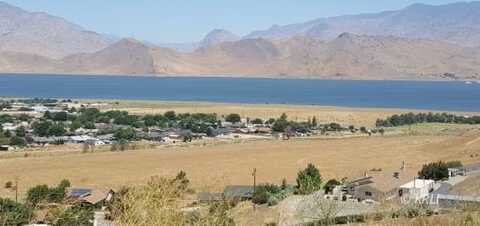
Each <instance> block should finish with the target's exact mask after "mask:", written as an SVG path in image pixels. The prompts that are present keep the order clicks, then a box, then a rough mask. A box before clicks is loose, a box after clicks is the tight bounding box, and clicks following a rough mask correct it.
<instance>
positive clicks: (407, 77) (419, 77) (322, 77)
mask: <svg viewBox="0 0 480 226" xmlns="http://www.w3.org/2000/svg"><path fill="white" fill-rule="evenodd" d="M2 75H56V76H62V75H67V76H112V77H115V76H117V77H155V78H250V79H303V80H309V79H311V80H360V81H438V82H448V81H464V82H467V81H477V80H475V79H463V78H459V79H452V78H445V77H441V76H436V75H414V74H411V75H400V76H399V75H396V76H394V77H388V76H375V75H364V76H352V75H283V74H271V75H268V74H244V75H240V74H233V73H232V74H108V73H94V72H92V73H90V72H89V73H72V72H62V73H59V72H0V76H2Z"/></svg>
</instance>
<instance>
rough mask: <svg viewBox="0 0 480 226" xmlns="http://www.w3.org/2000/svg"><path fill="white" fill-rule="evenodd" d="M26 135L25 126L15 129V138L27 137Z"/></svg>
mask: <svg viewBox="0 0 480 226" xmlns="http://www.w3.org/2000/svg"><path fill="white" fill-rule="evenodd" d="M26 134H27V131H26V130H25V127H23V126H20V127H18V128H17V129H15V136H17V137H25V135H26Z"/></svg>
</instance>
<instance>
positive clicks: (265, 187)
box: [252, 184, 281, 205]
mask: <svg viewBox="0 0 480 226" xmlns="http://www.w3.org/2000/svg"><path fill="white" fill-rule="evenodd" d="M280 191H281V189H280V188H279V187H278V186H277V185H274V184H262V185H259V186H257V187H256V188H255V193H254V194H253V198H252V202H253V203H255V204H259V205H261V204H265V203H267V202H268V201H269V200H270V199H271V198H272V196H273V195H274V194H278V193H279V192H280Z"/></svg>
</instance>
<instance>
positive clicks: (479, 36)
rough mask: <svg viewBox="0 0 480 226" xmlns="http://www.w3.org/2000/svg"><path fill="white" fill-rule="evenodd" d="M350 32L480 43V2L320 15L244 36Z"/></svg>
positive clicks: (323, 35)
mask: <svg viewBox="0 0 480 226" xmlns="http://www.w3.org/2000/svg"><path fill="white" fill-rule="evenodd" d="M344 32H350V33H355V34H365V35H381V36H389V35H391V36H397V37H403V38H410V39H432V40H438V41H444V42H449V43H453V44H457V45H464V46H474V47H477V46H480V2H459V3H453V4H447V5H440V6H432V5H425V4H414V5H411V6H409V7H406V8H404V9H402V10H398V11H386V12H381V13H374V14H361V15H351V16H339V17H331V18H320V19H316V20H312V21H308V22H305V23H298V24H290V25H285V26H278V25H276V26H272V27H271V28H269V29H267V30H262V31H255V32H252V33H250V34H249V35H247V36H246V37H245V38H259V37H262V38H271V39H284V38H291V37H293V36H296V35H308V36H311V37H314V38H319V39H322V40H332V39H334V38H336V37H337V36H338V35H340V34H342V33H344Z"/></svg>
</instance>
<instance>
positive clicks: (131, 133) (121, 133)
mask: <svg viewBox="0 0 480 226" xmlns="http://www.w3.org/2000/svg"><path fill="white" fill-rule="evenodd" d="M114 137H115V139H116V140H127V141H130V140H134V139H135V138H136V133H135V130H134V129H132V128H126V129H119V130H117V131H116V132H115V134H114Z"/></svg>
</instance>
